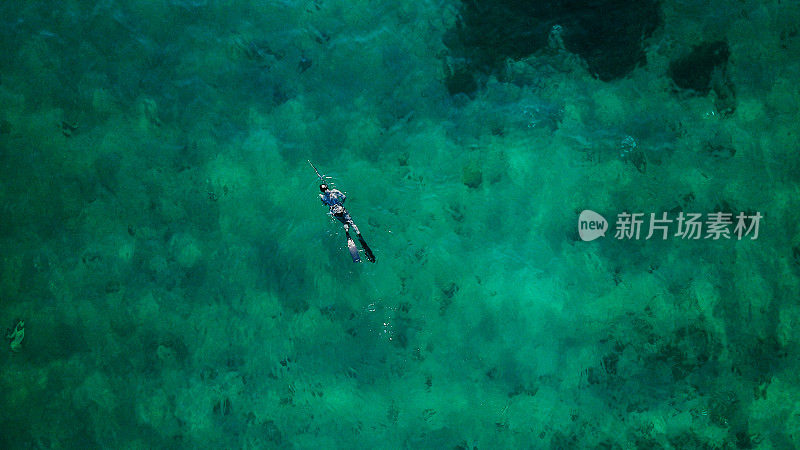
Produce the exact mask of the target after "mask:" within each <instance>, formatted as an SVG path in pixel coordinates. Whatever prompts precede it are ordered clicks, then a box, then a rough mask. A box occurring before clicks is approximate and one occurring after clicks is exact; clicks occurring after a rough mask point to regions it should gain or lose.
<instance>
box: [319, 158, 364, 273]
mask: <svg viewBox="0 0 800 450" xmlns="http://www.w3.org/2000/svg"><path fill="white" fill-rule="evenodd" d="M308 163H309V164H311V161H309V162H308ZM311 167H312V168H313V169H314V171H315V172H317V176H318V177H319V179H320V181H322V183H321V184H320V185H319V191H320V194H319V199H320V200H322V204H324V205H325V206H327V207H328V208H329V210H330V214H331V215H332V216H333V217H335V218H336V219H337V220H339V222H342V224H343V225H344V234H345V236H346V237H347V249H348V250H349V251H350V256H351V257H352V258H353V262H361V257H360V256H359V254H358V248H356V243H355V242H354V241H353V238H352V237H350V227H352V228H353V231H355V233H356V237H358V242H359V244H361V248H362V249H364V255H366V257H367V260H368V261H369V262H373V263H374V262H375V255H374V254H373V253H372V249H370V248H369V245H367V242H366V241H365V240H364V237H363V236H361V232H360V231H358V227H357V226H356V224H355V222H353V218H352V217H350V213H348V212H347V210H346V209H344V205H343V204H344V201H345V199H347V197H346V196H345V195H344V193H342V191H340V190H338V189H336V188H333V189H330V188H328V184H327V183H326V182H325V177H323V176H322V175H320V173H319V170H317V168H316V167H314V164H311Z"/></svg>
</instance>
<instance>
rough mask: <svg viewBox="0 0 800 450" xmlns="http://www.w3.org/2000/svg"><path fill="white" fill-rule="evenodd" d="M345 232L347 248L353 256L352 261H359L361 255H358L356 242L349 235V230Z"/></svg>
mask: <svg viewBox="0 0 800 450" xmlns="http://www.w3.org/2000/svg"><path fill="white" fill-rule="evenodd" d="M345 234H346V235H347V249H348V250H350V256H351V257H353V262H361V256H359V255H358V248H357V247H356V243H355V242H354V241H353V238H351V237H350V233H349V232H345Z"/></svg>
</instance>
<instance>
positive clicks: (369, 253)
mask: <svg viewBox="0 0 800 450" xmlns="http://www.w3.org/2000/svg"><path fill="white" fill-rule="evenodd" d="M358 242H359V243H360V244H361V248H363V249H364V254H365V255H366V256H367V260H368V261H369V262H371V263H374V262H375V255H374V254H372V249H371V248H369V245H367V241H365V240H364V238H363V237H361V235H360V234H359V235H358Z"/></svg>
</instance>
